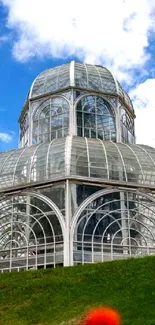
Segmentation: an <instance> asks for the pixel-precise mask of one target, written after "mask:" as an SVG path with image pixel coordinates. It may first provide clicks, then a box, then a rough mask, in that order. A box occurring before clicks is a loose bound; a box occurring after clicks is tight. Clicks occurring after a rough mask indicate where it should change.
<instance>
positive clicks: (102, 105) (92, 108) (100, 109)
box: [77, 96, 116, 141]
mask: <svg viewBox="0 0 155 325" xmlns="http://www.w3.org/2000/svg"><path fill="white" fill-rule="evenodd" d="M77 135H78V136H81V137H88V138H98V139H102V140H112V141H116V127H115V116H114V113H113V112H112V108H111V105H110V104H109V103H108V102H107V101H106V100H105V99H104V98H101V97H97V96H87V97H84V98H82V99H81V100H80V101H79V102H78V104H77Z"/></svg>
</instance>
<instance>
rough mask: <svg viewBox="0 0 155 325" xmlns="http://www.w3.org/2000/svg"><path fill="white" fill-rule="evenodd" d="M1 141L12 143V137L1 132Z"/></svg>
mask: <svg viewBox="0 0 155 325" xmlns="http://www.w3.org/2000/svg"><path fill="white" fill-rule="evenodd" d="M0 141H2V142H5V143H9V142H11V141H12V136H11V135H9V134H8V133H5V132H0Z"/></svg>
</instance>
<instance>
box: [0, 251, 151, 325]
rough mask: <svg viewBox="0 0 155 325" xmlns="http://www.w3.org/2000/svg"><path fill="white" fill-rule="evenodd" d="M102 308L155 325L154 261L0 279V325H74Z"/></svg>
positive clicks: (143, 324)
mask: <svg viewBox="0 0 155 325" xmlns="http://www.w3.org/2000/svg"><path fill="white" fill-rule="evenodd" d="M101 305H108V306H112V307H115V308H117V309H118V310H119V311H120V312H121V314H122V317H123V324H124V325H129V324H130V325H131V324H132V325H155V257H146V258H137V259H129V260H125V261H114V262H108V263H103V264H89V265H84V266H81V265H80V266H77V267H69V268H57V269H48V270H38V271H25V272H21V273H5V274H1V275H0V325H49V324H61V325H63V324H76V323H77V322H78V319H79V318H80V316H81V315H82V314H83V313H84V312H85V311H86V310H87V308H89V307H92V306H101Z"/></svg>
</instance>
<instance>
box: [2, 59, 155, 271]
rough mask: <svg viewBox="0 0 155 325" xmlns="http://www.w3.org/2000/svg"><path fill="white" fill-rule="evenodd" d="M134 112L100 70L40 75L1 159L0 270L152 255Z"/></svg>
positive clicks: (153, 156)
mask: <svg viewBox="0 0 155 325" xmlns="http://www.w3.org/2000/svg"><path fill="white" fill-rule="evenodd" d="M134 119H135V112H134V108H133V105H132V102H131V100H130V98H129V97H128V95H127V94H126V93H125V91H124V90H123V89H122V87H121V85H120V84H119V82H118V81H117V80H115V78H114V76H113V75H112V74H111V73H110V71H108V70H107V69H106V68H104V67H102V66H97V65H89V64H81V63H77V62H74V61H72V62H71V63H69V64H64V65H62V66H58V67H55V68H52V69H49V70H46V71H44V72H43V73H41V74H40V75H39V76H38V77H37V78H36V79H35V80H34V82H33V84H32V86H31V89H30V91H29V93H28V96H27V99H26V102H25V104H24V106H23V108H22V111H21V115H20V118H19V123H20V135H19V149H16V150H11V151H6V152H1V153H0V270H1V272H7V271H10V272H11V271H20V270H29V269H37V268H48V267H56V266H69V265H77V264H85V263H94V262H104V261H107V260H113V259H123V258H128V257H131V256H135V257H138V256H143V255H152V254H155V195H154V193H155V149H154V148H151V147H149V146H145V145H138V144H135V129H134Z"/></svg>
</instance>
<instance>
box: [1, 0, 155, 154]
mask: <svg viewBox="0 0 155 325" xmlns="http://www.w3.org/2000/svg"><path fill="white" fill-rule="evenodd" d="M60 7H61V8H62V9H61V11H60V10H59V9H60ZM112 7H113V10H111V8H112ZM36 8H37V10H36ZM88 8H89V10H88ZM154 18H155V3H154V1H153V0H136V1H133V0H97V1H96V2H94V1H92V2H91V3H90V1H87V0H85V1H84V0H83V1H82V0H79V1H78V2H76V1H75V0H72V1H71V0H66V1H65V2H64V1H63V0H57V2H56V3H55V1H53V0H44V1H42V0H0V99H1V101H0V151H2V150H8V149H12V148H16V147H17V145H18V123H17V120H18V117H19V114H20V110H21V108H22V105H23V103H24V100H25V97H26V94H27V92H28V90H29V88H30V86H31V83H32V81H33V80H34V78H35V77H36V76H37V75H38V74H39V73H40V72H41V71H43V70H44V69H47V68H51V67H52V66H56V65H59V64H62V63H65V62H68V61H70V60H71V59H77V60H78V61H83V62H87V63H92V64H102V65H105V66H107V67H108V68H109V69H111V71H112V72H113V73H114V74H115V75H116V77H117V78H118V79H119V81H120V82H121V83H122V84H123V86H124V87H125V89H126V90H127V91H128V92H129V94H130V96H131V98H132V100H133V104H134V107H135V111H136V115H137V122H136V131H137V132H136V134H137V141H138V142H139V143H145V144H148V145H152V146H154V147H155V131H154V129H155V128H154V121H155V98H154V89H155V60H154V54H155V24H154V21H155V20H154ZM144 124H145V132H144Z"/></svg>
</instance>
